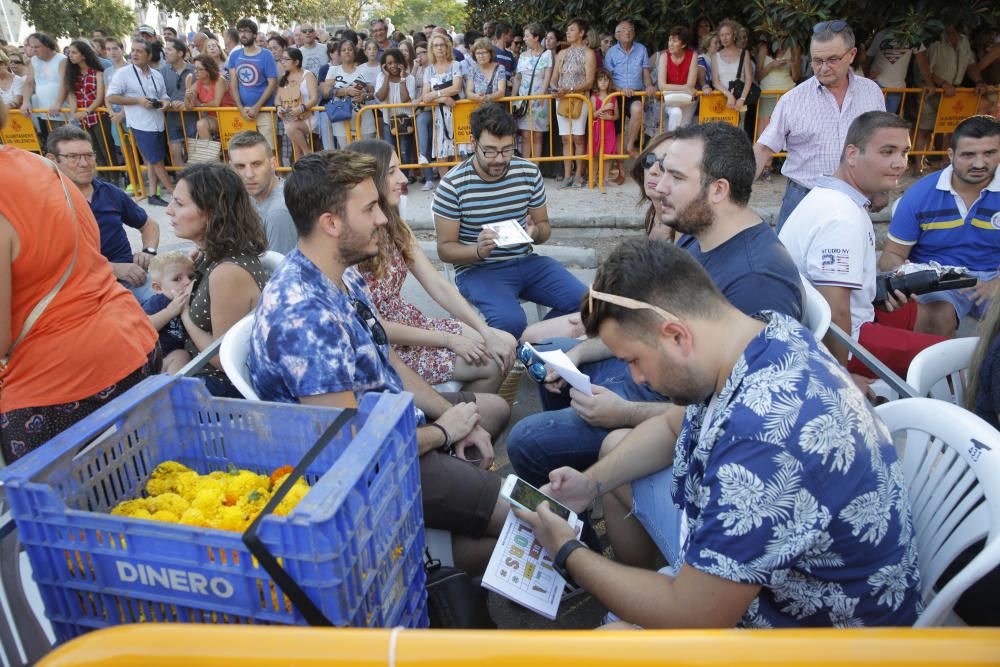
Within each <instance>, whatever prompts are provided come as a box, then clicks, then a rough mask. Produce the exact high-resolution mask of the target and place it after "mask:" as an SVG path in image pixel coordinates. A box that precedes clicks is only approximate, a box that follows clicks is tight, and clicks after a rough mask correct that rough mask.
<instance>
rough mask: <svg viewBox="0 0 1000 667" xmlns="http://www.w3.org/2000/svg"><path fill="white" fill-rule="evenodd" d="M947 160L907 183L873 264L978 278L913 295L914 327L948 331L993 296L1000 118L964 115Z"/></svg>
mask: <svg viewBox="0 0 1000 667" xmlns="http://www.w3.org/2000/svg"><path fill="white" fill-rule="evenodd" d="M948 162H950V163H951V164H950V165H949V166H948V167H946V168H945V169H942V170H941V171H938V172H934V173H933V174H928V175H927V176H924V177H923V178H922V179H920V180H919V181H918V182H916V183H914V184H913V185H912V186H910V189H909V190H907V191H906V194H904V195H903V198H902V199H901V200H900V202H899V206H897V207H896V210H895V211H894V212H893V215H892V222H891V223H890V224H889V238H888V240H886V242H885V248H884V249H883V250H882V256H881V257H880V258H879V269H880V270H882V271H890V270H893V269H895V268H897V267H899V266H900V265H901V264H903V262H906V261H907V260H909V261H912V262H930V261H935V262H939V263H941V264H946V265H952V266H964V267H966V268H967V269H969V270H970V271H971V273H972V275H974V276H976V277H977V278H979V284H978V285H976V286H975V287H969V288H966V289H962V290H947V291H944V292H932V293H931V294H923V295H921V296H918V297H917V301H919V302H920V303H921V304H923V306H924V308H921V309H920V310H921V313H922V314H925V315H926V317H925V318H924V319H923V321H921V320H917V322H916V324H915V325H914V329H915V330H916V331H923V332H926V333H933V334H938V335H940V336H953V335H955V330H956V329H957V328H958V325H959V323H960V322H961V320H962V319H963V318H964V317H966V316H967V315H971V316H972V317H975V318H977V319H980V320H981V319H982V318H983V316H984V314H985V313H986V312H987V311H988V310H989V307H990V300H991V299H992V298H994V297H995V296H996V290H997V283H998V280H997V261H998V257H1000V176H998V175H997V164H998V163H1000V122H998V121H997V120H995V119H993V118H990V117H989V116H973V117H972V118H966V119H965V120H963V121H962V122H961V123H959V124H958V127H956V128H955V132H954V133H953V134H952V135H951V147H950V148H949V149H948Z"/></svg>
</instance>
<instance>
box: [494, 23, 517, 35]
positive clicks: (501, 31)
mask: <svg viewBox="0 0 1000 667" xmlns="http://www.w3.org/2000/svg"><path fill="white" fill-rule="evenodd" d="M513 29H514V28H513V27H511V25H510V24H509V23H503V22H500V23H497V25H496V27H495V28H494V29H493V35H494V37H503V36H504V35H506V34H507V33H508V32H510V31H511V30H513Z"/></svg>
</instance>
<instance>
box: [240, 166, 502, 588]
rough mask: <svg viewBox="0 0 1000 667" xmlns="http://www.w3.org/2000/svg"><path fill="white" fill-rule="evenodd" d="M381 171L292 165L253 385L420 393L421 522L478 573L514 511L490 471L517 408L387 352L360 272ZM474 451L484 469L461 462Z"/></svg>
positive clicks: (341, 397)
mask: <svg viewBox="0 0 1000 667" xmlns="http://www.w3.org/2000/svg"><path fill="white" fill-rule="evenodd" d="M375 173H376V162H375V159H374V158H373V157H371V156H368V155H361V154H358V153H352V152H349V151H324V152H322V153H313V154H312V155H308V156H306V157H304V158H302V159H300V160H298V161H297V162H296V163H295V167H294V169H293V170H292V174H291V176H290V177H289V178H288V180H287V181H286V183H285V203H286V204H287V206H288V210H289V212H290V213H291V215H292V219H293V220H294V222H295V227H296V230H297V232H298V236H299V244H298V247H297V248H296V249H295V250H293V251H292V252H291V253H289V254H288V255H287V256H286V257H285V260H284V261H283V262H282V264H281V266H279V267H278V269H277V271H275V273H274V275H273V276H272V277H271V280H270V281H268V283H267V286H266V287H265V288H264V291H263V293H262V294H261V299H260V303H259V305H258V307H257V311H256V317H255V320H254V326H253V330H252V332H251V337H250V354H249V357H248V359H247V364H248V366H249V370H250V380H251V382H252V384H253V386H254V389H255V390H256V391H257V394H258V395H259V396H260V397H261V399H263V400H265V401H279V402H283V403H296V402H298V403H304V404H307V405H322V406H327V407H335V408H353V407H356V406H357V404H358V402H359V399H360V397H361V396H362V395H363V394H365V393H366V392H369V391H376V392H391V393H400V392H402V391H409V392H412V393H413V395H414V403H415V404H416V407H417V408H418V409H419V410H420V414H419V415H418V417H419V419H420V421H421V423H422V425H421V426H420V427H418V429H417V449H418V451H419V453H420V483H421V487H422V499H423V508H424V521H425V523H426V524H427V526H428V527H430V528H439V529H442V530H447V531H450V532H451V533H452V544H453V552H454V555H455V564H456V566H458V567H459V568H461V569H465V570H467V571H470V572H478V571H482V570H483V569H485V566H486V562H488V560H489V555H490V553H491V552H492V550H493V546H494V544H495V542H496V536H497V535H499V532H500V529H501V527H502V526H503V523H504V519H505V518H506V515H507V509H508V505H507V503H506V502H505V501H503V500H501V499H499V497H498V496H499V491H500V478H499V477H497V476H496V475H495V474H492V473H490V472H488V470H487V468H489V466H490V465H491V463H492V462H493V446H492V442H491V437H495V436H496V435H497V434H498V433H499V432H500V431H501V430H503V427H504V425H505V424H506V420H507V417H508V416H509V414H510V413H509V408H508V406H507V404H506V402H505V401H504V400H503V399H502V398H500V397H498V396H495V395H485V394H472V393H469V392H458V393H457V394H455V395H450V396H446V395H443V394H439V393H437V392H435V391H434V389H432V388H431V387H430V386H429V385H428V384H427V383H426V382H424V381H423V380H421V379H420V377H419V376H418V375H417V374H416V373H414V372H413V371H411V370H410V369H409V368H407V367H406V365H405V364H403V363H402V362H401V361H400V360H399V357H397V356H396V354H395V353H394V352H392V351H391V348H390V347H389V341H388V339H387V338H386V333H385V330H384V329H383V328H382V324H381V323H380V322H379V319H378V316H377V315H376V314H375V310H374V308H373V307H372V302H371V296H370V294H369V293H368V289H367V287H366V286H365V281H364V279H363V278H362V277H361V275H360V274H359V273H358V270H357V269H356V268H354V265H355V264H358V263H359V262H363V261H364V260H366V259H369V258H371V257H374V256H375V254H376V252H377V250H378V239H379V238H380V234H379V228H380V227H382V226H383V225H385V224H386V221H387V219H386V217H385V215H384V214H383V213H382V210H381V209H380V208H379V193H378V189H377V188H376V186H375V182H374V176H375ZM453 403H454V405H453ZM424 415H426V416H427V421H426V423H425V422H424ZM451 450H453V451H454V454H455V455H454V456H451V455H450V454H449V453H448V452H449V451H451ZM475 450H478V453H479V456H478V457H477V458H478V460H479V465H478V466H477V465H476V464H475V463H473V462H470V461H467V460H465V459H466V452H467V451H469V452H472V451H475Z"/></svg>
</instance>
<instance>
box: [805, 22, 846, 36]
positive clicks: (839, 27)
mask: <svg viewBox="0 0 1000 667" xmlns="http://www.w3.org/2000/svg"><path fill="white" fill-rule="evenodd" d="M825 30H829V31H830V32H844V31H845V30H847V21H844V20H841V19H836V20H834V21H821V22H819V23H817V24H816V25H814V26H813V34H814V35H818V34H820V33H821V32H823V31H825Z"/></svg>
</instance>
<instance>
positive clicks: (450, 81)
mask: <svg viewBox="0 0 1000 667" xmlns="http://www.w3.org/2000/svg"><path fill="white" fill-rule="evenodd" d="M453 85H455V80H454V79H448V80H447V81H442V82H441V83H439V84H437V85H436V86H431V90H444V89H445V88H451V87H452V86H453ZM451 99H453V100H455V101H456V102H457V101H458V100H460V99H461V97H459V96H458V95H452V96H451Z"/></svg>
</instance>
